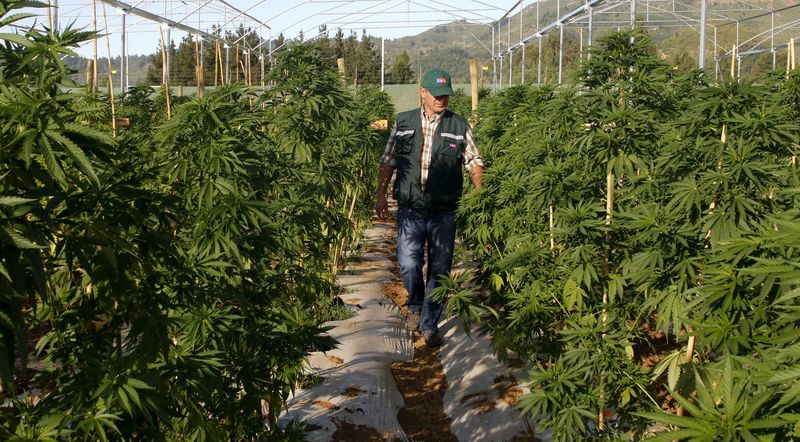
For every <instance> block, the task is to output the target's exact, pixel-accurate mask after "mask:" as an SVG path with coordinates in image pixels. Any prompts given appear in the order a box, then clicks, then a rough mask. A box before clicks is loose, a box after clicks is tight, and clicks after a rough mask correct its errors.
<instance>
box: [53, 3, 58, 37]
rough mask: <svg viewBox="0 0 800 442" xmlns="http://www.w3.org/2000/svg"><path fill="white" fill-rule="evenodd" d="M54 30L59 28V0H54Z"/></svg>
mask: <svg viewBox="0 0 800 442" xmlns="http://www.w3.org/2000/svg"><path fill="white" fill-rule="evenodd" d="M53 30H54V31H57V30H58V0H53Z"/></svg>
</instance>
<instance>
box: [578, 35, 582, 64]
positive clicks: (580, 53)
mask: <svg viewBox="0 0 800 442" xmlns="http://www.w3.org/2000/svg"><path fill="white" fill-rule="evenodd" d="M580 40H581V41H580V44H579V46H578V60H580V61H581V62H583V28H581V38H580Z"/></svg>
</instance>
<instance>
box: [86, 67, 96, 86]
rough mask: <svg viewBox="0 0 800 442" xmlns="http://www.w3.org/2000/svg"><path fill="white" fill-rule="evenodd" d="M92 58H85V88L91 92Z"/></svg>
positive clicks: (92, 81)
mask: <svg viewBox="0 0 800 442" xmlns="http://www.w3.org/2000/svg"><path fill="white" fill-rule="evenodd" d="M92 64H93V63H92V60H86V90H87V92H89V93H91V92H92V84H93V83H94V80H93V79H92Z"/></svg>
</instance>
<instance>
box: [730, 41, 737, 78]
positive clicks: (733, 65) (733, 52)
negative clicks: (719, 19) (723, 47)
mask: <svg viewBox="0 0 800 442" xmlns="http://www.w3.org/2000/svg"><path fill="white" fill-rule="evenodd" d="M731 78H732V79H733V78H736V45H733V49H731Z"/></svg>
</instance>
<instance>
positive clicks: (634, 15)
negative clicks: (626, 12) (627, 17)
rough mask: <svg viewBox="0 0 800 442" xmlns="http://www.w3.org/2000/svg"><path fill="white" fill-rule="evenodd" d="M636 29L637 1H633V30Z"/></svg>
mask: <svg viewBox="0 0 800 442" xmlns="http://www.w3.org/2000/svg"><path fill="white" fill-rule="evenodd" d="M634 29H636V0H631V30H634Z"/></svg>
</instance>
